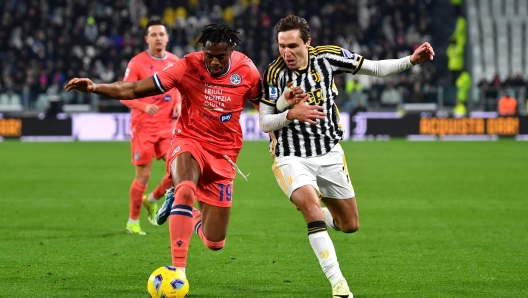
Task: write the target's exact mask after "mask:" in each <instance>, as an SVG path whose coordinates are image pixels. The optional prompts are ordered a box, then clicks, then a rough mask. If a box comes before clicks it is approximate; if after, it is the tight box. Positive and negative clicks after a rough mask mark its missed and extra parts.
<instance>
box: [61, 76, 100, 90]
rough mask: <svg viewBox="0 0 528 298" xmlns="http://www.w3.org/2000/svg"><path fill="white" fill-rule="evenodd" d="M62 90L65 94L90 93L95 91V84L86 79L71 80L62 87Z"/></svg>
mask: <svg viewBox="0 0 528 298" xmlns="http://www.w3.org/2000/svg"><path fill="white" fill-rule="evenodd" d="M64 89H65V90H66V92H70V91H71V90H78V91H81V92H84V93H90V92H94V91H95V84H94V82H92V81H91V80H90V79H87V78H73V79H71V80H70V81H69V82H68V84H66V86H64Z"/></svg>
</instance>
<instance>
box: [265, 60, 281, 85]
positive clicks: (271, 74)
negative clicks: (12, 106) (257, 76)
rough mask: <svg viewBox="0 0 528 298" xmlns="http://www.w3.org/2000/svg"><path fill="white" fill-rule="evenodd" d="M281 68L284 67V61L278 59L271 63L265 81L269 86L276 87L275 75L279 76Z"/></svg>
mask: <svg viewBox="0 0 528 298" xmlns="http://www.w3.org/2000/svg"><path fill="white" fill-rule="evenodd" d="M283 66H284V60H282V59H280V58H279V59H277V60H276V61H275V62H273V63H272V64H271V65H270V67H269V68H268V73H267V76H266V81H267V82H268V83H270V84H271V85H277V75H278V74H279V72H280V70H281V69H282V67H283Z"/></svg>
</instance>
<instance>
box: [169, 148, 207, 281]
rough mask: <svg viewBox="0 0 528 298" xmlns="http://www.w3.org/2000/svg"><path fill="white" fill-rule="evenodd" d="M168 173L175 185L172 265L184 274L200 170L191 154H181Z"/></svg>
mask: <svg viewBox="0 0 528 298" xmlns="http://www.w3.org/2000/svg"><path fill="white" fill-rule="evenodd" d="M170 171H171V175H172V180H173V183H174V185H175V188H174V203H173V204H172V207H171V211H170V216H169V232H170V240H171V254H172V264H173V265H174V266H175V267H179V268H181V269H182V270H183V271H184V272H185V267H186V265H187V254H188V252H189V242H190V240H191V236H192V232H193V212H192V211H193V206H194V197H195V194H196V185H197V184H198V180H199V179H200V176H201V169H200V166H199V164H198V162H197V161H196V160H195V159H194V158H193V156H192V155H191V153H189V152H183V153H181V154H180V155H178V156H177V157H176V158H175V159H174V161H173V162H172V164H171V165H170Z"/></svg>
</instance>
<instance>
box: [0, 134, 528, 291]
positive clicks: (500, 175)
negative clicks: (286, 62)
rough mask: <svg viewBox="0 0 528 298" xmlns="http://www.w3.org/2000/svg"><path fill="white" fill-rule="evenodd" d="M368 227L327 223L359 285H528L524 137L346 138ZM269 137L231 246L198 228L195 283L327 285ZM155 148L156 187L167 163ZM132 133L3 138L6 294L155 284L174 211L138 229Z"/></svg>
mask: <svg viewBox="0 0 528 298" xmlns="http://www.w3.org/2000/svg"><path fill="white" fill-rule="evenodd" d="M342 146H343V148H344V149H345V152H346V155H347V162H348V168H349V171H350V176H351V178H352V182H353V184H354V188H355V191H356V195H357V200H358V206H359V213H360V219H361V221H360V222H361V228H360V230H359V231H358V232H357V233H354V234H343V233H339V232H336V231H329V233H330V236H331V237H332V239H333V241H334V245H335V247H336V251H337V254H338V258H339V262H340V265H341V269H342V272H343V274H344V276H345V277H346V278H347V280H348V282H349V285H350V287H351V290H352V292H353V293H354V297H356V298H361V297H365V298H366V297H528V174H527V173H528V143H525V142H516V141H513V140H501V141H497V142H441V141H436V142H408V141H403V140H392V141H387V142H376V141H375V142H343V143H342ZM271 164H272V159H271V157H270V156H269V154H268V152H267V143H266V142H248V143H246V144H245V145H244V148H243V150H242V152H241V155H240V157H239V161H238V165H239V166H240V168H241V169H242V171H244V172H245V173H247V172H251V175H250V176H249V181H248V182H246V181H244V180H243V179H242V178H241V177H240V176H238V177H237V179H236V183H235V187H234V205H233V210H232V216H231V222H230V226H229V232H228V237H227V242H226V246H225V247H224V249H222V250H221V251H216V252H214V251H209V250H208V249H207V248H206V247H205V246H204V245H203V244H202V243H201V241H200V239H199V238H198V237H196V236H193V239H192V242H191V247H190V253H189V258H188V265H187V276H188V278H189V281H190V285H191V291H190V293H189V296H188V297H204V298H205V297H222V298H223V297H226V298H230V297H270V298H273V297H306V298H318V297H323V298H324V297H328V298H330V296H331V288H330V285H329V283H328V281H327V280H326V278H325V276H324V274H323V273H322V271H321V269H320V267H319V264H318V262H317V259H316V257H315V255H314V253H313V251H312V249H311V247H310V245H309V242H308V239H307V236H306V233H307V230H306V224H305V223H304V221H303V219H302V216H301V214H300V213H299V212H297V211H296V210H295V208H294V206H293V205H292V204H291V203H290V202H289V201H288V200H287V198H286V197H285V196H284V194H283V193H282V192H281V191H280V188H279V187H278V185H277V184H276V182H275V179H274V177H273V174H272V172H271ZM164 169H165V168H164V164H163V163H162V162H154V168H153V173H152V177H151V181H150V184H149V187H148V190H149V191H150V190H152V189H153V188H154V187H155V185H156V183H157V182H158V181H159V180H160V179H161V177H162V175H163V174H164V171H165V170H164ZM133 175H134V169H133V166H132V165H131V164H130V154H129V143H127V142H116V143H95V142H94V143H92V142H71V143H23V142H18V141H4V142H2V143H0V205H1V206H0V207H1V208H0V297H148V294H147V292H146V288H147V279H148V277H149V275H150V273H151V272H152V271H153V270H154V269H156V268H157V267H159V266H162V265H168V264H170V262H171V257H170V243H169V235H168V227H167V225H164V226H161V227H153V226H150V225H149V224H148V222H147V220H146V214H145V212H144V211H142V214H141V220H142V227H143V229H144V230H145V231H146V232H147V235H146V236H136V235H128V234H126V233H125V224H126V221H127V218H128V190H129V187H130V183H131V181H132V179H133Z"/></svg>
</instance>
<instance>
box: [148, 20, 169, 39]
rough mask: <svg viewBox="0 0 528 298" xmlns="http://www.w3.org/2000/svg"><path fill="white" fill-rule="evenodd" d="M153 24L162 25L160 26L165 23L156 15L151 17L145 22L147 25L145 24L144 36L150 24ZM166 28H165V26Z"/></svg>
mask: <svg viewBox="0 0 528 298" xmlns="http://www.w3.org/2000/svg"><path fill="white" fill-rule="evenodd" d="M154 25H162V26H165V24H163V22H162V21H161V19H160V18H158V17H152V18H151V19H150V20H149V21H148V23H147V26H145V36H147V35H148V29H149V27H150V26H154ZM165 29H166V28H165Z"/></svg>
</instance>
